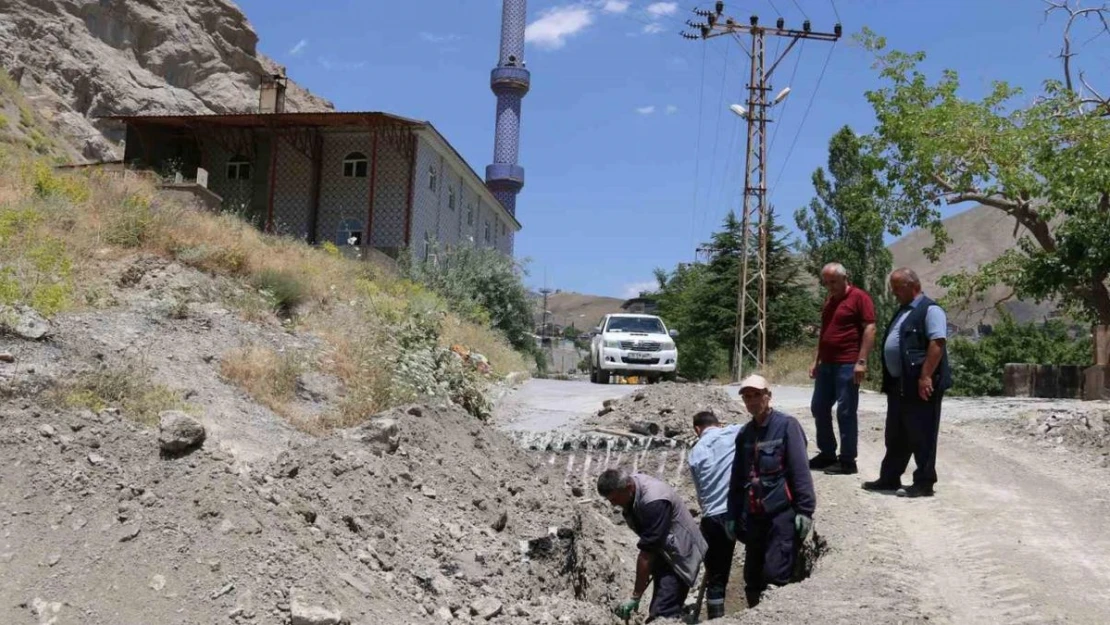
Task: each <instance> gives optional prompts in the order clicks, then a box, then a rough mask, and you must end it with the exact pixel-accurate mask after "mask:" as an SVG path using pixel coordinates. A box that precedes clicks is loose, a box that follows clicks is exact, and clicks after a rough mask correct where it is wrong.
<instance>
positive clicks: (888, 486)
mask: <svg viewBox="0 0 1110 625" xmlns="http://www.w3.org/2000/svg"><path fill="white" fill-rule="evenodd" d="M863 490H869V491H873V492H891V493H893V492H896V491H899V490H902V484H901V483H900V482H884V481H883V480H881V479H878V480H875V481H873V482H864V483H863Z"/></svg>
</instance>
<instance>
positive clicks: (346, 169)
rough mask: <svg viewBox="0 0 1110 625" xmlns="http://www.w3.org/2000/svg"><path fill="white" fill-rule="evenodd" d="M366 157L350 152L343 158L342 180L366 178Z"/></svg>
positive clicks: (360, 153)
mask: <svg viewBox="0 0 1110 625" xmlns="http://www.w3.org/2000/svg"><path fill="white" fill-rule="evenodd" d="M366 164H367V161H366V155H365V154H363V153H362V152H351V153H350V154H348V155H347V156H345V157H343V177H344V178H365V177H366V170H367V167H366Z"/></svg>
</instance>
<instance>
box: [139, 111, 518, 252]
mask: <svg viewBox="0 0 1110 625" xmlns="http://www.w3.org/2000/svg"><path fill="white" fill-rule="evenodd" d="M145 132H146V133H147V134H146V137H145V138H146V139H147V140H146V143H147V146H148V147H147V149H150V148H149V146H150V144H152V143H153V144H155V145H156V146H159V147H158V148H157V150H158V151H157V152H154V153H153V154H149V153H148V154H146V156H147V158H146V159H143V158H141V157H142V156H143V155H142V154H140V153H139V152H138V150H137V149H135V148H134V147H133V146H137V145H138V144H139V143H140V142H139V141H137V140H136V141H134V142H133V141H130V140H129V141H128V150H127V151H128V155H127V156H125V158H127V159H128V160H129V162H131V161H134V160H147V161H155V162H148V163H147V164H148V165H149V166H152V167H154V168H157V167H158V162H157V160H158V159H166V158H169V156H167V155H169V154H179V153H182V149H181V141H182V140H181V139H171V138H170V137H169V136H166V137H163V136H158V135H154V134H153V132H156V131H151V130H146V131H145ZM409 133H411V134H409ZM130 136H131V134H130V130H129V137H130ZM152 136H153V137H154V138H153V139H151V137H152ZM413 136H415V150H414V152H415V153H414V154H411V155H410V154H406V153H405V150H406V148H407V147H408V145H410V144H409V143H408V142H411V141H412V140H413V139H412V137H413ZM273 137H274V135H273V134H271V132H270V131H269V130H267V129H264V128H256V129H255V130H254V131H253V138H252V140H251V141H250V147H249V148H247V147H240V148H230V149H240V150H246V151H248V153H246V154H233V153H231V152H230V149H229V148H228V147H226V144H225V143H221V142H219V141H215V140H204V141H202V142H200V143H199V146H200V148H199V150H195V148H194V151H198V152H199V153H198V154H197V155H196V156H190V157H189V158H186V159H185V160H187V161H194V160H195V161H198V162H196V163H186V164H185V169H186V170H188V169H189V165H190V164H192V165H193V167H195V166H203V167H205V168H206V169H207V170H208V187H209V188H210V189H211V190H212V191H214V192H215V193H217V194H219V195H220V196H221V197H223V199H224V205H223V208H224V209H225V210H231V211H235V212H237V213H239V214H241V215H242V216H243V217H245V218H247V219H249V220H250V221H252V222H253V223H254V224H255V225H257V226H258V227H260V228H264V227H266V226H267V224H268V223H270V222H271V217H270V192H271V191H270V175H271V166H272V167H273V177H274V185H273V213H272V226H273V231H274V232H275V233H278V234H285V235H289V236H293V237H296V238H299V239H303V240H310V241H311V240H315V241H316V242H318V243H323V242H325V241H328V242H331V243H334V244H336V245H339V246H343V245H346V244H347V242H348V239H349V237H351V236H356V237H357V238H358V239H359V241H358V245H364V244H366V243H367V241H368V242H369V244H370V245H371V246H372V247H375V248H378V249H381V250H383V251H385V252H387V253H391V254H392V253H395V252H397V251H398V250H400V249H402V248H404V247H406V246H407V247H409V248H410V249H411V250H412V252H413V253H414V254H415V255H417V257H420V256H421V255H423V254H424V250H425V242H426V241H427V242H431V241H433V240H436V241H438V242H439V243H440V245H441V246H444V245H450V246H452V247H456V246H459V245H476V246H479V247H492V248H495V249H497V250H499V251H501V252H502V253H504V254H507V255H512V253H513V238H514V236H515V234H516V231H517V229H518V226H517V225H516V222H515V220H513V219H512V217H511V216H510V215H509V213H508V212H507V211H506V210H505V209H504V208H503V207H502V206H500V205H498V204H496V199H494V196H493V194H492V193H490V191H489V190H488V189H486V187H485V185H484V183H483V181H482V180H481V179H480V178H479V177H478V176H477V174H475V173H474V172H473V170H471V169H470V168H469V166H467V165H466V164H465V163H463V162H462V161H461V157H459V156H458V155H457V153H455V152H454V150H453V149H452V148H451V147H450V146H449V145H447V144H446V142H445V141H444V140H443V139H442V137H441V136H440V135H439V134H438V133H436V132H435V131H434V129H431V127H430V126H424V127H423V129H421V130H411V131H408V132H406V133H394V134H392V135H387V133H385V132H382V133H379V134H378V135H377V140H375V138H374V137H375V131H373V130H372V129H370V128H357V127H356V128H347V127H328V128H323V129H321V130H320V144H319V145H320V151H319V154H320V165H319V166H320V170H319V191H318V198H319V199H318V209H317V212H316V220H315V222H316V223H315V236H313V232H312V230H313V218H312V214H313V190H314V186H315V185H314V173H315V172H314V166H313V161H312V159H311V158H310V154H311V151H308V153H306V146H305V145H302V146H301V148H300V149H298V148H296V147H294V144H293V143H292V142H291V140H287V139H284V138H282V139H278V140H276V141H271V139H272V138H273ZM174 141H177V142H178V143H176V144H175V143H173V142H174ZM189 145H192V143H191V141H190V142H189ZM239 145H240V146H242V145H243V144H242V143H240V144H239ZM133 149H135V151H134V152H133V151H132V150H133ZM273 149H276V160H275V161H274V162H273V163H271V160H270V154H271V150H273ZM408 151H409V152H413V150H411V149H410V150H408ZM152 157H153V158H152ZM240 161H243V162H246V163H249V170H250V173H249V177H248V178H246V179H239V176H236V175H234V174H237V173H238V174H241V173H242V171H243V169H244V168H242V167H240V166H237V165H234V164H233V163H235V162H240ZM358 161H362V162H361V164H357V166H356V165H355V164H356V163H358ZM345 162H347V163H348V166H347V167H346V168H345V166H344V163H345ZM414 167H415V170H414V169H413V168H414ZM371 174H373V176H371ZM371 178H373V188H374V200H373V202H372V203H371V201H370V189H371ZM433 178H434V180H433ZM410 202H411V214H410V213H409V207H410ZM371 208H372V210H373V215H372V216H371V215H369V213H370V211H371ZM371 217H372V218H371ZM406 226H407V234H408V236H409V238H408V241H407V242H406V239H405V237H406ZM368 229H369V230H370V232H369V233H367V230H368ZM367 237H368V238H367ZM406 243H407V245H406Z"/></svg>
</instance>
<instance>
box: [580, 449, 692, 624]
mask: <svg viewBox="0 0 1110 625" xmlns="http://www.w3.org/2000/svg"><path fill="white" fill-rule="evenodd" d="M597 494H599V495H601V496H602V497H605V498H606V499H608V500H609V503H611V504H613V505H614V506H620V507H621V510H622V513H623V514H624V520H625V522H626V523H628V527H630V528H632V531H634V532H636V534H637V535H638V536H639V537H640V542H639V543H637V545H636V546H637V547H639V549H640V555H639V557H637V558H636V584H635V586H634V587H633V589H632V598H631V599H629V600H627V601H625V602H623V603H621V604H620V605H619V606H617V607H616V608H614V609H613V612H614V613H615V614H616V615H617V616H619V617H621V618H623V619H627V618H628V617H630V616H632V613H633V612H635V611H636V610H638V609H639V608H640V597H642V596H643V594H644V591H645V590H647V585H648V580H649V579H653V580H654V584H653V586H652V593H651V606H650V607H649V608H648V621H651V620H654V619H655V618H660V617H661V618H679V617H681V616H682V608H683V605H684V604H685V603H686V597H687V595H689V594H690V588H691V587H693V585H694V582H695V581H697V578H698V569H699V568H701V563H702V559H704V558H705V551H706V543H705V539H704V538H702V535H701V530H699V529H698V525H697V523H695V522H694V517H693V516H691V515H690V510H689V509H688V508H687V507H686V504H685V503H684V502H683V501H682V498H681V497H679V496H678V493H677V492H675V490H674V489H673V488H671V487H670V485H668V484H667V483H666V482H663V481H660V480H657V479H655V478H654V477H651V476H650V475H644V474H643V473H632V474H629V473H628V472H626V471H624V470H623V469H607V470H605V471H603V472H602V473H601V475H599V476H598V477H597Z"/></svg>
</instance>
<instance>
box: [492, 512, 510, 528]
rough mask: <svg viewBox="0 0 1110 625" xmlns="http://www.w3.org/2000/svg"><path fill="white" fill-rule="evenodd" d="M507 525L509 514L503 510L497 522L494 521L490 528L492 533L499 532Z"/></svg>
mask: <svg viewBox="0 0 1110 625" xmlns="http://www.w3.org/2000/svg"><path fill="white" fill-rule="evenodd" d="M508 523H509V512H508V511H507V510H503V511H502V512H501V514H499V515H498V516H497V520H495V521H494V522H493V524H492V525H491V526H490V527H492V528H493V531H495V532H500V531H502V530H504V529H505V526H506V525H508Z"/></svg>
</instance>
